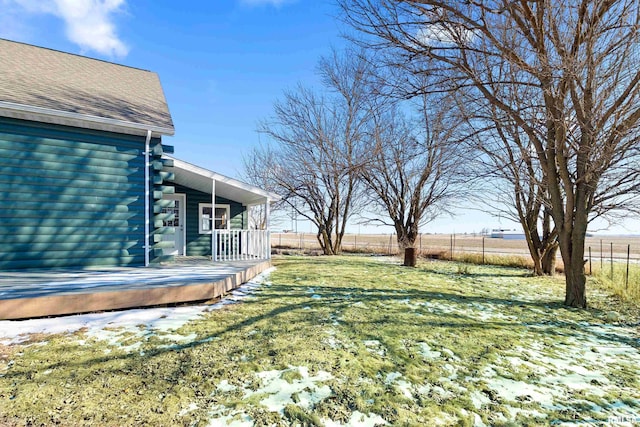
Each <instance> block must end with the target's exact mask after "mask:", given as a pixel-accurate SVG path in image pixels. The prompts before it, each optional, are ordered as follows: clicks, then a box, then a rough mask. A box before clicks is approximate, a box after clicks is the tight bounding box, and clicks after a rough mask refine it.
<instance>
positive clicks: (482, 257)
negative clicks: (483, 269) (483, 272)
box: [482, 236, 484, 265]
mask: <svg viewBox="0 0 640 427" xmlns="http://www.w3.org/2000/svg"><path fill="white" fill-rule="evenodd" d="M482 265H484V236H482Z"/></svg>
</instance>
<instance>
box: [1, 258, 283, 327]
mask: <svg viewBox="0 0 640 427" xmlns="http://www.w3.org/2000/svg"><path fill="white" fill-rule="evenodd" d="M270 266H271V262H270V261H269V260H268V259H264V258H263V259H244V260H233V261H231V260H229V261H223V262H216V263H212V262H211V259H210V258H209V257H177V258H176V261H175V262H172V263H167V264H164V265H158V266H151V267H105V268H90V269H82V270H68V269H57V270H23V271H12V272H3V274H2V276H1V277H0V319H22V318H29V317H43V316H56V315H65V314H74V313H85V312H92V311H103V310H117V309H125V308H133V307H145V306H154V305H162V304H172V303H181V302H192V301H206V300H211V299H214V298H218V297H221V296H223V295H224V294H226V293H227V292H229V291H231V290H233V289H235V288H237V287H239V286H240V285H241V284H243V283H246V282H248V281H249V280H251V279H252V278H254V277H255V276H257V275H258V274H260V273H261V272H263V271H264V270H266V269H268V268H269V267H270Z"/></svg>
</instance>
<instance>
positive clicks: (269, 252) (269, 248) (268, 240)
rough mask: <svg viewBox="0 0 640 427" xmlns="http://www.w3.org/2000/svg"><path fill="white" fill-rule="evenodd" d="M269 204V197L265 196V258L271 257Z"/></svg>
mask: <svg viewBox="0 0 640 427" xmlns="http://www.w3.org/2000/svg"><path fill="white" fill-rule="evenodd" d="M270 207H271V206H270V204H269V198H268V197H267V200H266V201H265V203H264V228H265V233H266V235H267V236H266V239H265V241H266V246H267V247H266V248H265V250H266V252H267V253H266V254H265V255H266V258H267V259H271V231H270V225H269V216H270V215H271V211H270Z"/></svg>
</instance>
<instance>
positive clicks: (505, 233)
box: [490, 228, 525, 240]
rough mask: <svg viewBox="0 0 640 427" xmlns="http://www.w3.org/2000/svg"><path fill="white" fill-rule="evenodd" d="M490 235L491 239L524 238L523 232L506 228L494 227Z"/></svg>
mask: <svg viewBox="0 0 640 427" xmlns="http://www.w3.org/2000/svg"><path fill="white" fill-rule="evenodd" d="M490 237H491V238H492V239H505V240H524V239H525V237H524V233H523V232H521V231H516V230H508V229H504V228H494V229H493V230H491V235H490Z"/></svg>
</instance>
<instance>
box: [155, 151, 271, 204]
mask: <svg viewBox="0 0 640 427" xmlns="http://www.w3.org/2000/svg"><path fill="white" fill-rule="evenodd" d="M163 157H165V158H167V159H171V160H173V172H174V174H175V178H174V180H173V182H174V183H176V184H180V185H184V186H185V187H189V188H193V189H194V190H198V191H202V192H203V193H207V194H211V191H212V183H213V181H215V184H216V190H215V191H216V195H217V196H220V197H224V198H225V199H229V200H233V201H235V202H239V203H242V204H243V205H254V204H260V203H265V202H266V201H269V202H276V201H278V200H280V199H281V197H280V196H279V195H277V194H275V193H272V192H270V191H266V190H263V189H261V188H259V187H256V186H255V185H251V184H247V183H245V182H242V181H238V180H237V179H233V178H229V177H228V176H224V175H221V174H219V173H217V172H213V171H210V170H208V169H205V168H202V167H200V166H196V165H194V164H191V163H187V162H185V161H183V160H180V159H176V158H175V157H173V156H168V155H166V154H163Z"/></svg>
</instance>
